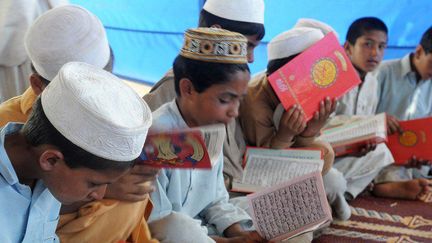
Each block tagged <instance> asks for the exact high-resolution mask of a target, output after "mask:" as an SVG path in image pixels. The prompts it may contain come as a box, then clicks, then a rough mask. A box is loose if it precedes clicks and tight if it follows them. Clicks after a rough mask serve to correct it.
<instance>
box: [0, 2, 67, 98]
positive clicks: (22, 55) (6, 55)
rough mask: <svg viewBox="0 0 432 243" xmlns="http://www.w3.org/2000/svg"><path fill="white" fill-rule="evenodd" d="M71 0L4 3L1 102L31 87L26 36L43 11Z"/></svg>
mask: <svg viewBox="0 0 432 243" xmlns="http://www.w3.org/2000/svg"><path fill="white" fill-rule="evenodd" d="M65 3H67V0H32V1H28V0H1V1H0V33H1V38H0V102H3V101H5V100H7V99H10V98H12V97H14V96H17V95H20V94H22V93H23V92H24V90H25V89H26V88H27V87H28V86H29V82H28V76H29V75H30V73H31V69H30V60H29V59H28V57H27V54H26V51H25V48H24V35H25V33H26V31H27V29H28V28H29V27H30V25H31V24H32V22H33V21H34V20H35V19H36V18H37V17H38V16H39V15H41V14H42V13H43V12H45V11H47V10H49V9H50V8H53V7H55V6H58V5H61V4H65Z"/></svg>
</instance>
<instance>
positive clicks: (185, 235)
mask: <svg viewBox="0 0 432 243" xmlns="http://www.w3.org/2000/svg"><path fill="white" fill-rule="evenodd" d="M246 47H247V39H246V38H245V37H243V36H242V35H241V34H238V33H235V32H230V31H226V30H222V29H217V28H198V29H189V30H187V31H186V33H185V41H184V45H183V47H182V49H181V51H180V54H179V55H178V56H177V58H176V59H175V61H174V64H173V70H174V78H175V90H176V93H177V98H176V99H174V100H172V101H171V102H169V103H167V104H164V105H163V106H161V107H160V108H159V109H157V110H156V111H154V112H153V126H152V127H151V131H164V130H165V131H166V130H175V129H181V128H187V127H199V126H204V125H210V124H216V123H224V124H227V123H229V122H230V121H232V120H233V119H234V118H235V117H236V116H237V115H238V106H239V102H240V99H241V98H242V96H243V95H244V93H245V91H246V87H247V83H248V81H249V79H250V74H249V68H248V66H247V58H246V55H247V52H246ZM208 149H213V148H208ZM219 153H220V155H219V157H218V160H217V161H214V162H215V163H214V165H213V168H212V169H211V170H186V169H183V170H180V169H163V170H162V171H161V173H160V175H159V177H158V179H157V189H156V191H155V192H154V193H153V194H152V196H151V197H152V200H153V202H154V208H153V211H152V214H151V216H150V222H149V226H150V229H151V230H152V233H153V234H154V236H155V237H156V238H157V239H159V240H161V241H162V242H214V241H216V242H244V241H245V242H253V240H257V241H261V240H262V239H261V237H260V236H259V235H258V234H257V233H256V232H255V231H252V232H247V231H245V230H244V229H243V228H244V227H247V224H250V223H251V218H250V217H249V215H248V214H247V213H246V212H245V211H243V210H242V209H240V208H237V207H236V206H234V205H232V204H231V203H229V202H228V192H227V190H226V188H225V185H224V179H223V174H222V171H223V156H222V151H219ZM206 226H207V227H208V228H209V229H210V232H208V229H207V227H206ZM208 234H209V235H210V236H208Z"/></svg>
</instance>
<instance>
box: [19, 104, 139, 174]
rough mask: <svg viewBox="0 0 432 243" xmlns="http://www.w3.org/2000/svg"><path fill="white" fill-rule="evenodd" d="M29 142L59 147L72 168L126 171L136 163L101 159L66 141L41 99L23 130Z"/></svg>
mask: <svg viewBox="0 0 432 243" xmlns="http://www.w3.org/2000/svg"><path fill="white" fill-rule="evenodd" d="M21 133H22V134H23V135H24V137H25V138H26V140H27V142H28V143H29V144H31V145H32V146H39V145H42V144H50V145H53V146H55V147H57V148H58V149H59V150H60V151H61V152H62V154H63V156H64V161H65V163H66V164H67V165H68V166H69V167H70V168H80V167H84V168H89V169H93V170H99V171H100V170H126V169H128V168H130V167H132V166H133V165H134V161H128V162H118V161H113V160H108V159H104V158H100V157H98V156H96V155H94V154H91V153H89V152H87V151H85V150H84V149H82V148H80V147H78V146H77V145H75V144H73V143H72V142H71V141H69V140H68V139H66V138H65V137H64V136H63V135H62V134H61V133H60V132H59V131H57V129H55V128H54V126H53V125H52V124H51V122H50V121H49V120H48V118H47V117H46V115H45V112H44V110H43V107H42V103H41V98H40V97H39V98H38V99H37V100H36V102H35V103H34V105H33V111H32V113H31V115H30V118H29V120H28V121H27V123H26V124H24V127H23V128H22V130H21Z"/></svg>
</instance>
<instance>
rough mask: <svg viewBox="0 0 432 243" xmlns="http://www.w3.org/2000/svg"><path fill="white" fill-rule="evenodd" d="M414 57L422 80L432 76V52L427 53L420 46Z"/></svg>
mask: <svg viewBox="0 0 432 243" xmlns="http://www.w3.org/2000/svg"><path fill="white" fill-rule="evenodd" d="M414 58H415V61H414V63H415V66H416V69H417V72H418V73H419V75H420V77H421V80H427V79H430V78H432V53H428V54H426V53H425V52H424V50H423V48H422V47H421V46H420V47H417V49H416V53H415V56H414Z"/></svg>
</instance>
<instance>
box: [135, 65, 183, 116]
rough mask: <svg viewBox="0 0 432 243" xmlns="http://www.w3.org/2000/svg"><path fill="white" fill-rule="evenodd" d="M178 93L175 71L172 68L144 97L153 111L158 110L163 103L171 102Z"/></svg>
mask: <svg viewBox="0 0 432 243" xmlns="http://www.w3.org/2000/svg"><path fill="white" fill-rule="evenodd" d="M175 97H177V94H176V92H175V88H174V73H173V70H172V69H170V70H168V72H166V73H165V75H164V76H163V77H162V79H161V80H159V82H157V83H156V84H155V85H153V88H152V89H151V90H150V92H149V93H148V94H146V95H144V97H143V99H144V100H145V101H146V102H147V105H148V106H149V107H150V110H151V111H155V110H157V108H159V107H160V106H161V105H163V104H165V103H168V102H170V101H171V100H173V99H174V98H175Z"/></svg>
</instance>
